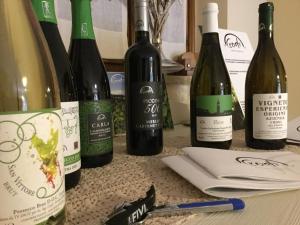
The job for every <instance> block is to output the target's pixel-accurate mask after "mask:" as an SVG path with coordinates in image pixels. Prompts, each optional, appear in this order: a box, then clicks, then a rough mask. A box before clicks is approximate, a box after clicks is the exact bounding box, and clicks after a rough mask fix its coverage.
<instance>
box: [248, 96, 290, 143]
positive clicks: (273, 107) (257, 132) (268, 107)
mask: <svg viewBox="0 0 300 225" xmlns="http://www.w3.org/2000/svg"><path fill="white" fill-rule="evenodd" d="M252 109H253V137H254V138H256V139H268V140H274V139H284V138H286V137H287V117H288V111H287V109H288V94H287V93H281V94H254V95H253V108H252Z"/></svg>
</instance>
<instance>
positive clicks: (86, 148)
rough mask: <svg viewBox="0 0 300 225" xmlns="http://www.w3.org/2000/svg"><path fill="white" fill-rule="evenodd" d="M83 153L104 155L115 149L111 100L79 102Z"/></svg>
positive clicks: (84, 154)
mask: <svg viewBox="0 0 300 225" xmlns="http://www.w3.org/2000/svg"><path fill="white" fill-rule="evenodd" d="M79 115H80V132H81V133H80V138H81V140H80V141H81V155H82V156H92V155H102V154H105V153H108V152H111V151H112V150H113V139H112V135H113V132H112V104H111V101H110V100H100V101H89V102H88V101H82V102H80V104H79Z"/></svg>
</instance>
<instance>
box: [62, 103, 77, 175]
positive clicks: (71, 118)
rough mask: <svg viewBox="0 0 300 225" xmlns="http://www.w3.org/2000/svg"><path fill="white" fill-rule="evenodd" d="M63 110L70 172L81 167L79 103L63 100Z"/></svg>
mask: <svg viewBox="0 0 300 225" xmlns="http://www.w3.org/2000/svg"><path fill="white" fill-rule="evenodd" d="M61 110H62V129H63V130H62V133H63V150H64V157H65V174H70V173H72V172H74V171H77V170H79V169H80V167H81V160H80V130H79V103H78V102H62V103H61Z"/></svg>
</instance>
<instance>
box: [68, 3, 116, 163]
mask: <svg viewBox="0 0 300 225" xmlns="http://www.w3.org/2000/svg"><path fill="white" fill-rule="evenodd" d="M71 4H72V40H71V44H70V48H69V55H70V60H71V65H72V67H73V70H74V74H75V85H76V87H77V90H78V98H79V116H80V141H81V157H82V158H81V162H82V167H84V168H89V167H98V166H103V165H105V164H107V163H110V162H111V161H112V157H113V139H112V135H113V132H112V103H111V95H110V87H109V81H108V77H107V73H106V70H105V67H104V64H103V61H102V59H101V56H100V53H99V51H98V47H97V44H96V41H95V34H94V30H93V23H92V15H91V0H71Z"/></svg>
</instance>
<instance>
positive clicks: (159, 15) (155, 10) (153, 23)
mask: <svg viewBox="0 0 300 225" xmlns="http://www.w3.org/2000/svg"><path fill="white" fill-rule="evenodd" d="M148 1H149V14H150V29H151V32H152V37H153V40H154V42H158V43H160V41H161V40H155V39H157V38H160V35H161V32H162V30H163V27H164V25H165V23H166V20H167V18H168V15H169V10H170V8H171V6H172V5H173V3H174V2H175V1H180V3H181V4H182V2H181V0H148Z"/></svg>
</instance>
